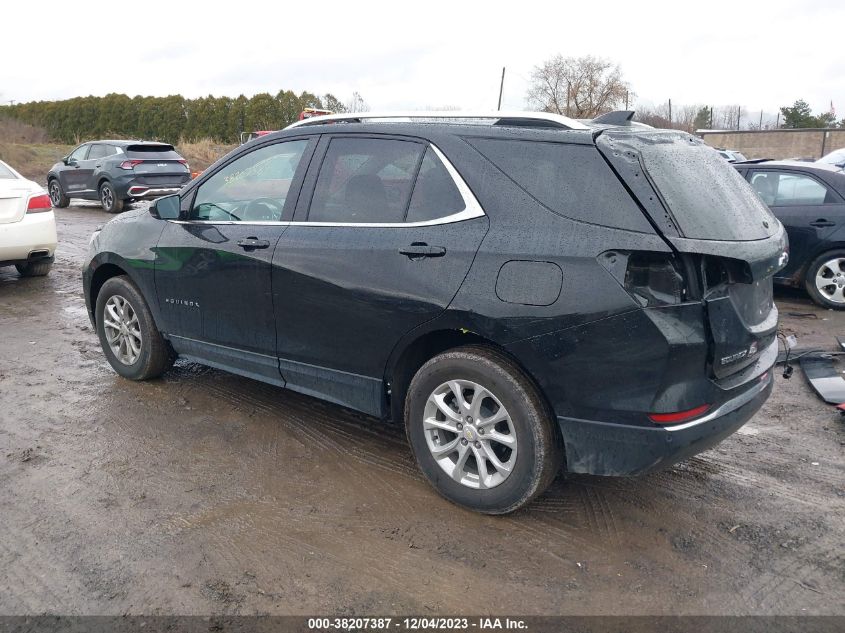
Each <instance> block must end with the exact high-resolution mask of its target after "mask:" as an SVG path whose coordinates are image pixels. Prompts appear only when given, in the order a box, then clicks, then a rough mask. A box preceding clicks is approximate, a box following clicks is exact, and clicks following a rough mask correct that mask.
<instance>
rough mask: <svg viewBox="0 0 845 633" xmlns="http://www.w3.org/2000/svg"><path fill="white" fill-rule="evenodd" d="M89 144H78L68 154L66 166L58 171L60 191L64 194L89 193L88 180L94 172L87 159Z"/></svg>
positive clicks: (91, 164) (91, 163)
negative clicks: (60, 184)
mask: <svg viewBox="0 0 845 633" xmlns="http://www.w3.org/2000/svg"><path fill="white" fill-rule="evenodd" d="M90 147H91V146H90V145H80V146H79V147H77V148H76V149H75V150H73V151H72V152H71V153H70V155H69V156H68V161H67V166H66V167H65V168H64V169H62V170H61V171H60V172H59V180H60V181H61V183H62V191H64V192H65V195H68V196H74V194H76V195H77V196H78V195H79V194H81V193H90V188H89V186H88V181H89V180H90V179H91V175H92V174H93V173H94V167H93V162H91V161H89V160H88V150H89V149H90Z"/></svg>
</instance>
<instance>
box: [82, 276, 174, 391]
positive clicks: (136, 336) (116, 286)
mask: <svg viewBox="0 0 845 633" xmlns="http://www.w3.org/2000/svg"><path fill="white" fill-rule="evenodd" d="M127 305H128V306H129V311H127V309H126V306H127ZM121 306H123V309H122V310H121V309H120V308H121ZM107 307H108V308H109V310H110V311H109V313H108V314H107V313H106V309H107ZM112 310H113V311H112ZM121 312H122V314H123V315H124V318H123V319H121V318H120V314H121ZM95 314H96V319H97V336H99V338H100V345H101V346H102V348H103V353H104V354H105V355H106V359H107V360H108V361H109V364H110V365H111V366H112V368H113V369H114V370H115V371H116V372H117V373H118V374H120V375H121V376H123V377H124V378H129V379H130V380H148V379H149V378H155V377H157V376H160V375H161V374H163V373H164V372H166V371H167V370H168V369H170V367H171V366H172V365H173V361H175V360H176V356H175V354H174V353H173V351H172V350H171V348H170V345H169V344H168V343H167V341H165V340H164V338H163V337H162V336H161V333H160V332H159V331H158V329H157V328H156V325H155V322H154V321H153V317H152V314H151V313H150V309H149V307H148V306H147V302H146V301H144V298H143V297H142V296H141V292H140V291H139V290H138V288H137V287H136V286H135V284H133V283H132V282H131V281H130V280H129V278H128V277H125V276H120V277H112V278H111V279H108V280H107V281H106V283H104V284H103V287H102V288H100V293H99V294H98V295H97V304H96V313H95ZM133 314H134V316H135V319H134V320H133V318H132V315H133ZM115 315H117V317H116V316H115ZM107 320H108V321H109V322H111V323H115V324H122V325H123V326H125V328H126V329H125V330H124V329H123V328H121V329H117V328H115V327H108V326H107V325H106V322H107ZM123 332H125V335H123V336H122V333H123ZM115 335H116V336H115ZM112 337H114V338H112ZM121 337H122V338H123V339H124V342H123V343H121V341H120V339H121ZM110 338H111V340H112V342H110ZM130 339H131V343H134V345H133V344H131V343H130ZM113 343H116V344H117V345H116V347H117V351H115V349H113V347H112V344H113ZM136 345H137V352H136V351H135V348H136ZM123 350H125V353H124V352H123ZM118 353H121V354H122V357H119V356H118Z"/></svg>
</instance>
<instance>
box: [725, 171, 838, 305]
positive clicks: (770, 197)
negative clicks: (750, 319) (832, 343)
mask: <svg viewBox="0 0 845 633" xmlns="http://www.w3.org/2000/svg"><path fill="white" fill-rule="evenodd" d="M734 167H735V168H736V169H737V170H739V172H740V173H741V174H742V175H743V176H744V177H745V178H746V179H747V180H748V182H749V183H751V187H752V188H753V189H754V190H755V191H756V192H757V194H758V195H759V196H760V198H761V199H762V200H763V202H765V203H766V204H767V205H768V206H769V208H770V209H771V210H772V212H773V213H774V214H775V216H777V218H778V219H779V220H780V221H781V222H782V223H783V225H784V226H785V227H786V232H787V234H788V235H789V263H788V264H787V265H786V267H785V268H783V269H782V270H781V271H780V272H779V273H778V274H777V275H775V283H780V284H785V285H789V286H793V287H796V288H800V287H803V288H806V290H807V292H808V293H809V295H810V297H811V298H812V299H813V301H815V302H816V303H818V304H819V305H822V306H825V307H827V308H833V309H835V310H845V172H843V171H842V170H840V169H838V168H837V167H835V166H833V165H828V164H823V163H818V162H817V163H805V162H798V161H764V162H757V163H748V164H737V165H734Z"/></svg>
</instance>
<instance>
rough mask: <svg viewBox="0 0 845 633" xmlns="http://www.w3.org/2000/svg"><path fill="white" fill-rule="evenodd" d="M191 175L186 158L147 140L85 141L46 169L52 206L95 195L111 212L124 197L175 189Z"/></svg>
mask: <svg viewBox="0 0 845 633" xmlns="http://www.w3.org/2000/svg"><path fill="white" fill-rule="evenodd" d="M190 179H191V172H190V169H189V167H188V161H186V160H185V159H184V158H182V157H181V156H180V155H179V154H178V153H177V152H176V150H175V149H173V146H172V145H167V144H166V143H153V142H149V141H92V142H90V143H83V144H82V145H80V146H79V147H77V148H76V149H74V150H73V151H72V152H71V153H70V154H68V155H67V156H65V157H64V158H63V159H62V160H61V161H60V162H58V163H56V164H55V165H53V167H52V169H50V173H49V174H47V191H48V192H49V193H50V200H51V201H52V203H53V206H54V207H60V208H61V207H66V206H68V204H70V200H71V198H81V199H82V200H99V201H100V203H101V204H102V205H103V209H105V210H106V211H108V212H109V213H118V212H119V211H122V210H123V205H124V203H125V202H132V201H133V200H140V199H150V198H158V197H160V196H167V195H170V194H174V193H176V192H178V191H179V189H181V188H182V186H183V185H184V184H185V183H187V182H188V181H189V180H190Z"/></svg>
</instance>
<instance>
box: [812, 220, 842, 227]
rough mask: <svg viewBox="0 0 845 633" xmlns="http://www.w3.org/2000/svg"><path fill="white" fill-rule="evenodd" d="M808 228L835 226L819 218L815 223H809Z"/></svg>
mask: <svg viewBox="0 0 845 633" xmlns="http://www.w3.org/2000/svg"><path fill="white" fill-rule="evenodd" d="M810 226H815V227H818V228H820V229H821V228H826V227H829V226H836V222H831V221H829V220H826V219H825V218H819V219H818V220H816V221H815V222H810Z"/></svg>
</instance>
